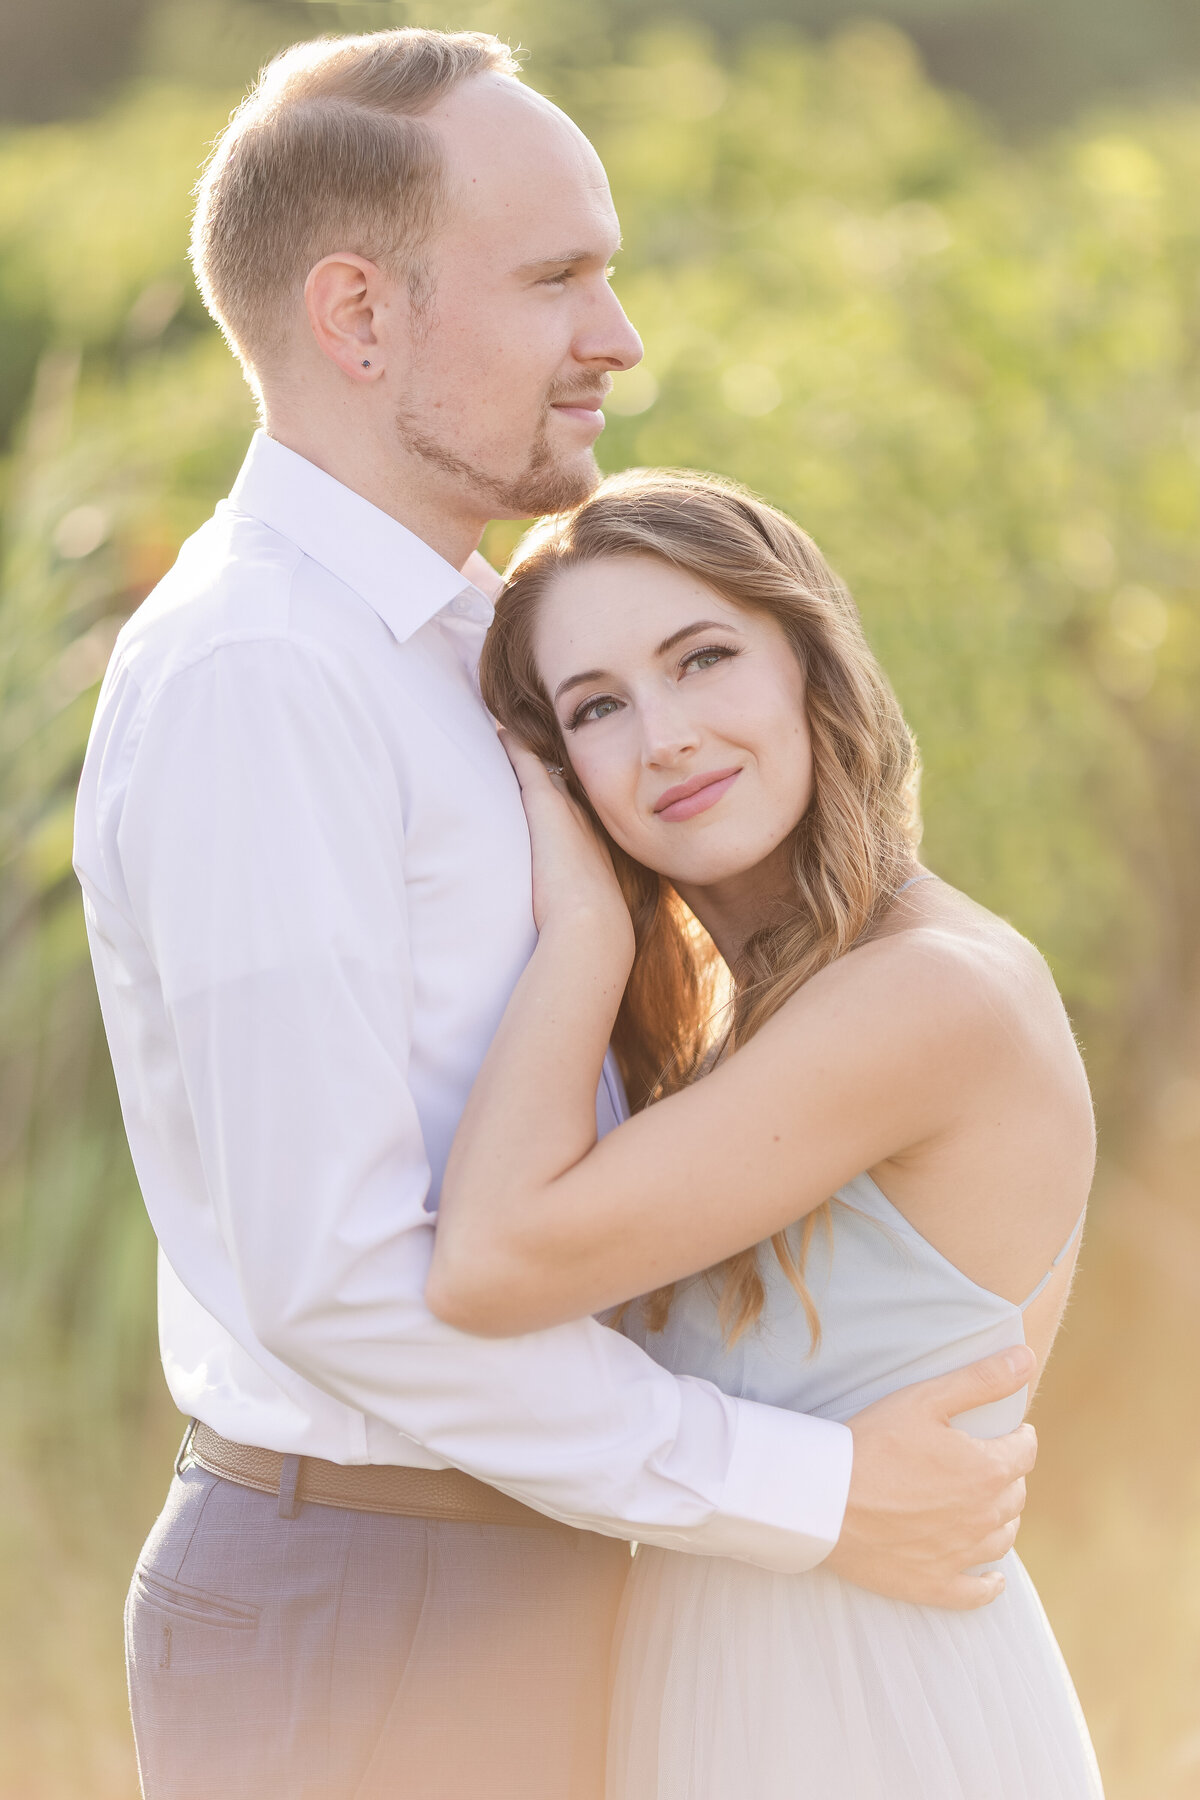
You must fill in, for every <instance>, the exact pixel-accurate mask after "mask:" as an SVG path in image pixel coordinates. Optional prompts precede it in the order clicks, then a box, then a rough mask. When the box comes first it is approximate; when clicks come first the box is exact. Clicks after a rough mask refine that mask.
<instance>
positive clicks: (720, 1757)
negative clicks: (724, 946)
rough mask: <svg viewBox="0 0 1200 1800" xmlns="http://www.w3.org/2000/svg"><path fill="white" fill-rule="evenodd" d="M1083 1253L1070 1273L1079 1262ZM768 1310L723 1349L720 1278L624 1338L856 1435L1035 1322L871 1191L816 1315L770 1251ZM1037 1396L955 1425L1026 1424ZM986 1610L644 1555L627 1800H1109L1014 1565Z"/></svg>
mask: <svg viewBox="0 0 1200 1800" xmlns="http://www.w3.org/2000/svg"><path fill="white" fill-rule="evenodd" d="M1077 1231H1078V1226H1076V1230H1075V1231H1073V1232H1072V1233H1071V1237H1070V1239H1069V1240H1068V1242H1067V1244H1065V1245H1064V1246H1063V1249H1062V1251H1061V1252H1060V1253H1059V1256H1058V1257H1056V1259H1055V1264H1056V1265H1057V1263H1058V1262H1060V1261H1061V1260H1062V1258H1063V1257H1064V1256H1065V1255H1066V1254H1067V1252H1068V1250H1069V1249H1070V1247H1071V1244H1072V1243H1073V1242H1074V1239H1075V1235H1076V1232H1077ZM760 1257H761V1267H762V1273H763V1278H764V1281H765V1284H766V1303H765V1306H764V1308H763V1312H762V1316H761V1318H760V1319H759V1321H758V1322H757V1324H756V1325H754V1326H752V1327H751V1328H750V1329H749V1330H747V1331H746V1332H744V1333H743V1335H742V1336H741V1337H740V1338H739V1339H738V1341H737V1342H736V1343H735V1344H733V1345H732V1346H730V1345H727V1344H726V1343H725V1342H724V1337H723V1334H722V1330H721V1327H720V1324H719V1321H718V1317H717V1295H716V1292H715V1290H714V1287H713V1284H712V1283H711V1282H710V1281H709V1280H708V1279H707V1278H706V1277H703V1276H699V1277H697V1278H695V1279H694V1280H692V1281H690V1282H688V1283H687V1284H685V1285H683V1286H682V1287H681V1288H680V1289H679V1290H678V1291H677V1293H676V1297H675V1300H674V1302H673V1304H672V1306H671V1310H670V1315H669V1318H668V1321H667V1324H666V1328H665V1329H664V1330H663V1331H661V1332H651V1331H649V1330H647V1329H646V1327H645V1323H644V1321H643V1319H642V1317H641V1314H640V1311H639V1309H638V1308H637V1307H636V1306H634V1307H631V1308H630V1309H629V1311H628V1313H627V1314H626V1317H625V1321H624V1323H623V1326H622V1329H623V1330H624V1331H625V1332H626V1334H627V1335H628V1336H629V1337H631V1338H633V1339H634V1340H635V1341H636V1342H637V1343H639V1344H641V1345H642V1346H643V1347H644V1349H645V1350H646V1351H647V1352H648V1353H649V1355H651V1356H652V1357H654V1358H655V1360H656V1361H658V1362H659V1363H661V1364H663V1365H664V1366H665V1367H666V1368H669V1369H672V1370H674V1371H675V1372H676V1373H677V1374H686V1375H699V1376H704V1377H706V1378H707V1379H708V1380H710V1381H713V1382H715V1383H716V1384H717V1386H718V1387H721V1388H723V1389H724V1390H725V1392H727V1393H730V1394H738V1395H744V1396H745V1397H747V1398H749V1399H752V1400H760V1401H764V1402H766V1403H768V1404H770V1405H773V1406H784V1407H791V1408H792V1409H794V1410H795V1411H797V1412H805V1413H813V1414H816V1415H818V1416H819V1417H822V1418H827V1419H839V1420H845V1419H848V1418H850V1417H851V1416H852V1415H853V1414H854V1413H856V1412H859V1411H860V1410H861V1409H862V1408H863V1407H864V1406H868V1405H870V1403H871V1402H872V1401H873V1400H878V1399H880V1398H881V1397H882V1396H883V1395H885V1394H888V1393H891V1392H892V1391H893V1390H894V1389H896V1388H900V1387H904V1386H907V1385H908V1384H909V1383H910V1382H913V1381H921V1380H924V1379H925V1378H926V1377H928V1376H933V1375H941V1374H945V1373H947V1372H948V1371H950V1370H952V1369H958V1368H962V1367H964V1366H965V1365H966V1364H968V1363H971V1362H974V1361H976V1360H977V1359H978V1358H979V1357H982V1356H986V1355H989V1354H990V1353H991V1352H992V1351H994V1350H1000V1349H1004V1348H1006V1347H1008V1346H1010V1345H1013V1344H1019V1343H1022V1342H1023V1341H1024V1323H1023V1317H1022V1314H1023V1311H1024V1308H1025V1307H1026V1306H1027V1305H1028V1304H1029V1302H1030V1301H1031V1300H1032V1299H1034V1298H1035V1296H1036V1295H1037V1294H1038V1293H1040V1291H1041V1289H1042V1287H1043V1286H1044V1285H1045V1282H1046V1281H1047V1280H1049V1276H1050V1271H1047V1273H1046V1275H1045V1276H1044V1277H1043V1280H1042V1281H1041V1282H1039V1284H1038V1286H1037V1288H1035V1289H1034V1292H1033V1294H1030V1295H1029V1296H1028V1298H1027V1299H1026V1300H1025V1301H1023V1302H1022V1303H1021V1305H1020V1306H1017V1305H1014V1304H1013V1303H1012V1301H1009V1300H1005V1299H1003V1298H1001V1296H1000V1295H998V1294H994V1293H991V1292H990V1291H989V1290H988V1289H987V1288H982V1287H980V1286H979V1285H978V1284H977V1283H976V1282H974V1281H971V1280H970V1279H969V1278H968V1277H967V1276H966V1275H964V1274H963V1273H962V1271H961V1270H960V1269H957V1268H955V1267H954V1265H953V1264H952V1263H950V1262H949V1261H948V1260H947V1259H946V1258H945V1257H944V1256H943V1255H942V1254H941V1253H940V1252H939V1251H938V1250H936V1249H935V1248H934V1247H933V1245H932V1244H931V1243H929V1241H928V1240H927V1239H926V1238H924V1237H922V1236H921V1234H920V1233H919V1232H918V1231H917V1230H916V1229H915V1228H914V1227H913V1226H912V1225H911V1224H910V1223H909V1222H908V1220H907V1219H906V1218H905V1217H904V1215H903V1214H902V1213H901V1212H900V1211H899V1210H898V1209H897V1208H896V1207H895V1206H893V1205H892V1204H891V1202H890V1201H889V1200H888V1199H887V1198H886V1196H885V1195H884V1194H883V1193H882V1191H881V1190H880V1188H879V1187H878V1186H877V1185H876V1183H875V1182H874V1181H873V1180H872V1179H871V1178H870V1176H868V1175H860V1176H858V1177H857V1178H856V1179H855V1180H854V1181H851V1182H848V1183H847V1185H846V1186H845V1187H843V1188H842V1189H840V1190H839V1192H838V1194H837V1196H836V1197H835V1200H834V1203H833V1206H832V1222H831V1228H830V1230H829V1231H828V1232H825V1231H822V1230H821V1229H820V1228H819V1227H818V1229H817V1230H816V1232H815V1233H814V1235H813V1239H812V1242H811V1245H810V1248H809V1254H808V1261H807V1265H806V1269H805V1280H806V1282H807V1284H808V1287H809V1290H810V1292H811V1294H812V1297H813V1300H814V1301H815V1303H816V1307H817V1310H818V1313H819V1316H820V1320H821V1337H820V1342H819V1344H818V1345H817V1346H816V1347H815V1349H814V1348H813V1346H812V1345H811V1342H810V1334H809V1330H808V1324H807V1321H806V1318H805V1314H804V1309H803V1307H802V1305H801V1303H800V1300H799V1298H798V1296H797V1295H796V1293H795V1291H794V1289H793V1288H792V1286H791V1284H790V1282H789V1281H788V1280H787V1277H786V1276H785V1274H784V1272H783V1270H782V1269H781V1268H780V1267H779V1263H778V1259H777V1258H776V1257H775V1255H774V1253H773V1252H772V1251H770V1249H769V1248H766V1249H764V1250H762V1251H760ZM1023 1412H1024V1395H1016V1396H1014V1397H1013V1398H1012V1399H1011V1400H1008V1401H1004V1402H1001V1403H999V1404H997V1405H994V1406H989V1407H983V1408H979V1409H977V1410H976V1411H974V1412H972V1413H970V1414H964V1415H963V1416H962V1417H961V1419H960V1420H958V1421H956V1422H957V1423H959V1424H960V1425H961V1426H962V1427H963V1429H965V1430H968V1431H971V1432H972V1433H973V1434H975V1435H977V1436H980V1437H992V1436H998V1435H999V1434H1000V1433H1002V1432H1005V1431H1008V1430H1011V1429H1012V1428H1013V1427H1014V1426H1016V1425H1017V1424H1018V1423H1019V1422H1020V1420H1021V1417H1022V1414H1023ZM1001 1566H1002V1567H1003V1569H1004V1572H1005V1576H1006V1581H1007V1585H1006V1587H1005V1591H1004V1593H1003V1594H1002V1595H1001V1597H1000V1598H999V1599H998V1600H996V1601H994V1602H993V1603H992V1604H991V1605H989V1606H987V1607H984V1608H983V1609H982V1610H980V1611H976V1612H969V1613H959V1612H950V1611H946V1610H941V1609H935V1608H932V1607H918V1606H912V1605H908V1604H905V1603H903V1602H900V1601H893V1600H887V1599H884V1598H882V1597H881V1596H879V1595H877V1594H872V1593H868V1592H867V1591H866V1590H865V1589H862V1588H857V1587H854V1586H853V1585H851V1584H850V1583H848V1582H844V1581H842V1580H840V1579H839V1578H838V1577H837V1576H836V1575H834V1574H832V1573H831V1572H829V1571H828V1570H826V1569H821V1568H818V1569H815V1570H813V1571H812V1572H811V1573H809V1574H807V1575H792V1576H787V1575H775V1574H771V1573H770V1572H768V1571H766V1570H761V1569H756V1568H751V1567H750V1566H749V1565H747V1564H743V1563H734V1562H729V1561H723V1560H720V1559H717V1558H708V1557H699V1556H695V1557H693V1556H686V1555H680V1554H676V1553H673V1552H670V1551H661V1550H653V1549H648V1548H646V1547H645V1546H643V1547H642V1548H641V1549H640V1550H639V1552H638V1555H637V1558H636V1561H635V1563H634V1567H633V1573H632V1578H631V1584H630V1589H629V1595H628V1602H627V1608H626V1614H625V1619H624V1624H623V1632H622V1638H621V1643H620V1650H619V1655H618V1663H617V1678H616V1690H615V1700H614V1708H613V1727H612V1739H611V1768H610V1778H609V1800H1099V1797H1100V1796H1101V1792H1102V1790H1101V1785H1100V1777H1099V1773H1098V1771H1097V1768H1096V1761H1095V1756H1094V1754H1093V1751H1092V1747H1091V1743H1090V1740H1089V1738H1088V1734H1087V1727H1086V1725H1085V1724H1084V1720H1083V1716H1082V1714H1081V1712H1080V1709H1079V1703H1078V1701H1077V1699H1076V1697H1075V1691H1074V1688H1073V1687H1072V1685H1071V1679H1070V1676H1069V1675H1068V1673H1067V1669H1066V1666H1065V1664H1064V1663H1063V1660H1062V1656H1061V1653H1060V1651H1059V1649H1058V1646H1057V1644H1056V1643H1055V1641H1054V1636H1053V1633H1052V1632H1051V1630H1050V1626H1049V1624H1048V1623H1047V1620H1046V1615H1045V1613H1044V1612H1043V1610H1042V1607H1041V1604H1040V1602H1039V1600H1038V1597H1037V1594H1036V1592H1035V1590H1034V1588H1033V1585H1032V1583H1031V1582H1030V1580H1029V1577H1028V1575H1027V1574H1026V1572H1025V1570H1024V1568H1023V1567H1022V1565H1021V1563H1020V1561H1019V1559H1018V1558H1017V1556H1016V1553H1015V1552H1010V1553H1009V1555H1008V1556H1007V1557H1005V1559H1004V1562H1003V1564H1002V1565H1001Z"/></svg>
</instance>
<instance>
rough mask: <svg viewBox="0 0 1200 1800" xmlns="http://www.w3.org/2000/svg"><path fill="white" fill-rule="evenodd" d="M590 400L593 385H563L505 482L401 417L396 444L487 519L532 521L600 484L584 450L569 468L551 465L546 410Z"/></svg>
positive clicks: (564, 506)
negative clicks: (458, 486)
mask: <svg viewBox="0 0 1200 1800" xmlns="http://www.w3.org/2000/svg"><path fill="white" fill-rule="evenodd" d="M595 397H596V382H595V380H591V381H589V382H587V383H586V385H585V384H584V383H583V382H579V383H576V384H574V385H573V386H568V385H567V384H564V385H563V386H562V387H561V388H560V389H556V390H555V392H554V393H553V394H552V395H551V396H550V398H549V399H548V400H547V402H546V406H545V409H544V411H543V413H542V417H541V420H540V422H539V424H538V428H537V432H536V433H535V435H534V440H533V444H532V446H531V448H530V452H529V456H528V458H527V460H526V463H525V467H524V468H523V469H521V470H520V471H519V473H518V474H516V475H514V476H511V477H509V478H507V479H506V478H505V477H503V476H498V475H492V474H489V473H488V471H487V470H486V469H481V468H480V467H479V466H478V465H477V464H476V463H472V462H469V461H468V460H467V458H466V457H464V456H459V455H458V454H457V453H456V452H455V451H453V450H451V449H450V448H449V447H448V446H447V445H445V444H442V443H439V442H438V440H437V438H435V437H433V436H432V435H431V434H430V433H429V432H427V431H423V430H422V429H421V428H420V426H418V425H417V424H416V423H415V422H414V421H413V420H412V419H411V418H409V417H408V416H407V415H406V414H405V413H403V412H400V413H397V415H396V430H397V432H398V434H399V438H400V442H401V444H402V445H403V446H404V448H405V449H406V450H410V451H411V452H412V453H413V455H414V456H419V457H421V458H422V459H423V460H424V461H425V462H428V463H432V464H433V466H434V467H435V468H437V469H441V470H442V471H443V473H444V474H447V475H452V476H453V477H454V478H455V480H456V481H460V482H463V483H464V484H465V485H466V486H467V487H469V488H470V489H471V491H472V493H473V494H477V495H478V496H479V497H480V499H482V500H486V501H487V503H488V509H489V511H490V512H491V514H492V517H493V518H497V519H505V518H507V519H532V518H537V517H540V515H541V514H543V513H556V512H566V511H567V510H568V509H569V508H570V507H572V506H578V505H579V503H580V501H581V500H586V499H587V497H588V495H589V494H590V493H591V491H592V489H593V488H594V487H595V485H596V483H597V482H598V481H599V479H600V470H599V468H598V467H597V464H596V459H595V457H594V456H593V455H592V453H591V451H590V449H589V450H580V451H578V452H577V453H576V455H575V456H574V457H572V459H571V461H570V463H569V464H564V463H562V462H556V461H555V458H554V452H553V451H552V449H551V447H550V409H551V407H552V406H553V405H555V404H556V403H557V404H558V405H560V406H561V405H568V404H569V403H570V402H571V400H573V399H575V400H582V399H584V398H587V399H594V398H595Z"/></svg>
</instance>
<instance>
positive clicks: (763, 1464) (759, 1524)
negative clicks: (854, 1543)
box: [686, 1400, 854, 1575]
mask: <svg viewBox="0 0 1200 1800" xmlns="http://www.w3.org/2000/svg"><path fill="white" fill-rule="evenodd" d="M736 1405H737V1432H736V1436H735V1438H734V1444H733V1455H732V1456H731V1458H730V1460H729V1470H728V1473H727V1475H726V1478H725V1486H724V1489H723V1490H722V1494H721V1501H720V1505H719V1506H718V1508H717V1510H716V1512H715V1513H714V1514H713V1515H712V1517H711V1518H710V1519H709V1520H708V1521H707V1522H706V1523H705V1524H704V1525H702V1526H701V1527H699V1529H698V1530H696V1531H695V1532H694V1533H691V1534H689V1542H688V1544H687V1545H686V1548H687V1549H689V1550H694V1551H698V1552H699V1553H700V1554H702V1555H705V1556H729V1557H733V1558H734V1559H735V1560H736V1561H738V1562H749V1563H757V1564H758V1566H759V1567H760V1568H767V1569H775V1570H777V1571H778V1572H779V1573H781V1574H785V1575H801V1574H803V1573H804V1571H805V1570H806V1569H812V1568H815V1567H816V1565H817V1563H819V1562H820V1561H821V1560H822V1559H823V1558H824V1557H826V1556H828V1555H829V1552H830V1551H831V1550H832V1549H833V1546H834V1545H835V1544H836V1543H837V1540H838V1536H839V1534H840V1532H841V1529H842V1519H843V1517H844V1516H845V1512H846V1500H847V1497H848V1495H849V1492H850V1467H851V1463H852V1461H853V1458H854V1438H853V1435H852V1433H851V1431H850V1427H849V1426H848V1425H838V1424H836V1423H835V1422H834V1421H833V1420H832V1419H814V1418H812V1417H810V1416H809V1415H808V1414H806V1413H792V1412H787V1411H785V1410H783V1409H782V1408H780V1407H776V1406H762V1405H760V1404H759V1402H758V1401H756V1400H739V1401H737V1402H736Z"/></svg>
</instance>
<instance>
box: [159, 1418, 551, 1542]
mask: <svg viewBox="0 0 1200 1800" xmlns="http://www.w3.org/2000/svg"><path fill="white" fill-rule="evenodd" d="M189 1463H198V1464H199V1465H200V1467H201V1468H202V1469H207V1470H208V1472H209V1474H210V1475H221V1476H224V1478H225V1480H226V1481H236V1482H238V1483H239V1484H240V1485H241V1486H242V1487H248V1488H256V1489H257V1490H258V1492H259V1493H260V1494H278V1496H279V1510H280V1512H281V1513H282V1514H283V1516H284V1517H285V1518H294V1517H295V1515H296V1513H297V1512H298V1511H299V1508H300V1506H301V1504H302V1503H304V1502H306V1501H307V1502H311V1503H312V1504H313V1505H315V1506H345V1507H349V1508H350V1509H351V1510H352V1511H354V1512H373V1513H398V1514H401V1515H402V1516H404V1517H405V1518H410V1519H457V1520H460V1521H462V1522H463V1523H465V1524H473V1525H537V1526H540V1527H542V1528H543V1529H546V1530H550V1531H570V1530H572V1529H573V1528H572V1527H571V1526H569V1525H562V1524H560V1523H559V1521H558V1520H557V1519H548V1518H546V1516H545V1514H544V1513H540V1512H535V1511H534V1510H533V1508H532V1507H531V1506H522V1504H521V1502H520V1501H519V1500H513V1499H511V1498H510V1497H509V1495H507V1494H502V1493H500V1491H499V1490H498V1489H497V1488H492V1487H488V1485H487V1483H486V1482H483V1481H476V1480H475V1478H474V1477H473V1476H471V1475H464V1474H463V1472H462V1470H461V1469H412V1468H406V1467H403V1466H402V1465H400V1464H397V1463H332V1462H325V1461H323V1460H322V1459H321V1458H320V1457H319V1456H281V1455H280V1454H279V1453H278V1451H275V1450H259V1449H257V1448H256V1447H255V1446H254V1445H253V1444H232V1443H230V1441H229V1439H228V1438H223V1437H221V1436H220V1435H219V1434H218V1433H217V1432H215V1431H212V1430H210V1429H209V1427H208V1426H207V1425H202V1424H201V1423H200V1421H199V1419H194V1420H193V1421H192V1425H191V1429H190V1431H189V1433H188V1435H187V1437H185V1439H184V1440H183V1445H182V1448H181V1449H180V1452H179V1460H178V1462H177V1464H176V1467H177V1468H178V1469H180V1470H182V1469H184V1468H186V1467H187V1465H188V1464H189Z"/></svg>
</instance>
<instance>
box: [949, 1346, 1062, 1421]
mask: <svg viewBox="0 0 1200 1800" xmlns="http://www.w3.org/2000/svg"><path fill="white" fill-rule="evenodd" d="M1036 1368H1037V1358H1036V1356H1035V1355H1034V1354H1033V1351H1032V1350H1029V1349H1027V1348H1026V1346H1025V1345H1024V1344H1016V1345H1014V1346H1013V1348H1012V1349H1011V1350H1000V1351H998V1352H997V1353H996V1355H995V1356H989V1357H986V1358H985V1359H984V1361H983V1362H977V1363H971V1364H969V1365H968V1367H967V1368H965V1369H955V1370H954V1372H953V1373H952V1374H950V1375H939V1376H937V1377H936V1378H935V1379H934V1380H933V1381H925V1382H922V1383H921V1386H922V1387H923V1388H924V1390H925V1393H926V1395H927V1396H928V1398H929V1399H930V1400H931V1401H932V1403H933V1405H934V1406H935V1407H936V1408H937V1412H938V1416H939V1417H940V1418H943V1419H953V1418H955V1417H957V1415H958V1414H959V1413H964V1412H970V1411H971V1409H972V1408H973V1407H976V1406H987V1405H988V1403H989V1402H990V1401H993V1400H1006V1399H1007V1398H1008V1396H1009V1395H1010V1394H1018V1393H1020V1391H1021V1389H1022V1388H1023V1387H1026V1386H1028V1384H1029V1382H1030V1381H1031V1380H1032V1379H1033V1375H1034V1371H1035V1370H1036Z"/></svg>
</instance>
